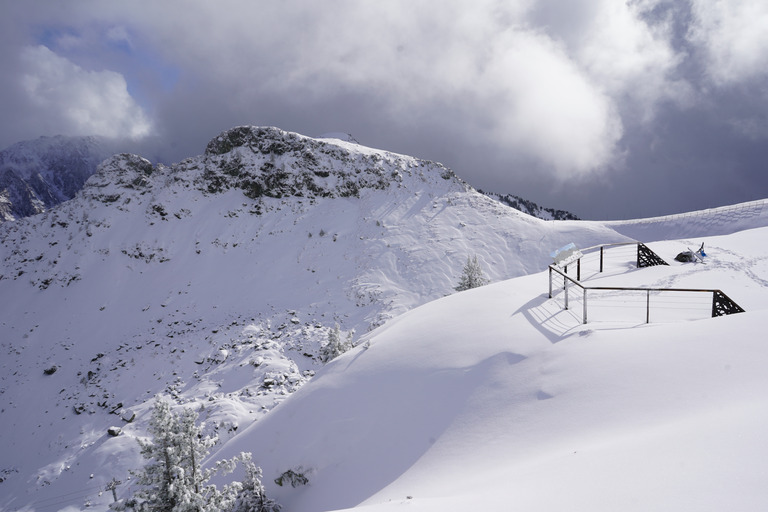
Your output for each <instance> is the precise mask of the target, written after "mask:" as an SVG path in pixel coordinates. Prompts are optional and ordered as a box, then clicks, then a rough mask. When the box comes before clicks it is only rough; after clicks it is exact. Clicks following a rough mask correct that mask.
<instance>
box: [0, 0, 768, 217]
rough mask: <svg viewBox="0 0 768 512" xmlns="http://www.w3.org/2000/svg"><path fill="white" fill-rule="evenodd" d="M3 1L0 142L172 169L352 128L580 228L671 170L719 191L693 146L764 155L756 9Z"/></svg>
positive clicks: (639, 3)
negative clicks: (246, 140) (73, 140)
mask: <svg viewBox="0 0 768 512" xmlns="http://www.w3.org/2000/svg"><path fill="white" fill-rule="evenodd" d="M1 1H2V0H0V2H1ZM7 3H8V4H9V5H8V7H9V8H8V11H9V12H8V13H7V14H8V15H7V16H4V17H0V29H2V30H0V42H1V43H2V44H0V65H2V66H3V70H4V73H3V74H0V107H1V108H0V110H3V112H4V113H5V114H6V116H5V118H6V121H5V122H4V123H3V124H1V125H0V141H2V142H6V141H8V143H10V142H15V141H16V140H19V139H20V138H22V134H23V138H31V137H34V136H37V135H39V134H43V133H47V134H49V133H60V132H63V133H75V132H77V133H85V132H86V131H88V132H104V131H107V132H108V133H118V132H119V133H121V134H134V135H136V134H142V133H147V132H148V131H149V130H151V131H152V133H153V135H154V136H153V137H150V138H146V139H145V142H147V143H149V142H151V143H152V144H154V145H155V146H154V147H156V148H157V150H156V152H154V151H153V156H156V157H158V156H160V155H162V156H161V157H162V159H163V160H164V161H175V160H178V159H181V158H184V157H186V156H190V155H193V154H198V153H199V152H200V151H202V149H203V148H204V147H205V143H206V142H207V141H208V140H209V139H210V138H211V137H212V136H214V135H215V134H216V133H218V132H219V131H220V130H224V129H227V128H230V127H232V126H236V125H240V124H261V125H264V124H268V125H276V126H279V127H281V128H284V129H287V130H293V131H297V132H300V133H304V134H307V135H317V134H321V133H325V132H329V131H343V132H351V133H352V134H353V135H355V137H356V138H357V139H358V140H360V141H361V142H362V143H363V144H369V145H372V146H375V147H380V148H383V149H390V150H393V151H397V152H401V153H407V154H412V155H414V156H418V157H423V158H428V159H432V160H439V161H441V162H443V163H445V164H446V165H449V166H451V167H453V168H454V169H455V170H456V171H457V172H458V173H459V174H460V175H462V176H465V178H466V179H467V180H468V181H469V182H470V183H472V184H473V185H475V186H477V187H481V188H483V189H486V190H498V191H504V192H515V193H519V194H525V193H526V191H527V190H534V191H536V192H537V193H539V192H540V194H539V197H538V198H539V200H540V202H546V203H550V204H552V205H553V206H558V207H566V208H567V207H571V208H572V209H574V210H575V211H576V212H577V213H579V214H582V215H589V210H590V209H592V210H594V208H596V202H595V201H593V200H592V199H591V198H590V197H589V196H590V194H591V193H592V192H593V191H594V190H596V189H597V188H599V187H604V188H606V190H608V189H609V190H611V191H612V193H614V192H616V193H618V191H620V190H622V189H623V188H625V187H626V188H628V189H630V190H632V189H633V188H636V187H637V183H636V182H633V181H632V180H633V179H636V178H635V177H637V176H639V175H642V176H643V181H642V183H643V184H644V186H646V185H647V186H648V187H651V188H650V189H649V190H652V189H653V187H656V188H659V189H660V188H664V187H667V184H668V182H669V173H675V174H676V175H680V176H687V177H688V178H689V179H694V178H693V177H695V179H696V180H699V181H700V182H701V183H706V184H707V186H709V187H710V188H711V189H712V190H713V192H712V194H715V193H716V192H715V191H717V190H722V187H719V186H717V185H715V184H714V183H715V182H716V181H717V180H719V179H725V177H724V175H726V174H729V173H719V174H717V175H715V174H713V175H712V176H709V175H707V176H704V175H703V174H704V173H700V172H698V171H697V169H701V168H703V167H706V168H709V167H707V161H708V160H711V156H708V157H706V158H705V157H704V156H702V155H704V154H705V153H706V152H703V151H700V150H696V149H695V148H697V144H699V145H700V147H701V148H707V147H713V141H718V140H723V141H725V142H724V143H722V144H719V145H718V146H717V147H718V150H719V153H718V154H719V155H721V159H720V160H719V166H720V167H721V168H728V169H736V168H745V169H746V168H750V169H752V168H755V169H757V168H758V166H760V165H762V164H761V163H760V162H763V161H764V159H765V158H764V156H766V155H765V150H762V149H761V148H763V147H764V145H763V146H758V144H759V143H760V142H761V141H764V139H765V137H768V122H766V120H767V119H768V107H766V106H765V105H768V91H767V90H766V88H765V86H764V83H765V79H766V73H768V71H766V70H768V35H766V34H768V32H765V31H764V30H763V27H765V26H768V21H767V16H768V7H765V6H763V4H762V3H759V2H753V1H746V0H728V1H727V2H726V1H715V0H690V1H689V2H677V1H675V0H628V1H616V0H569V1H567V2H563V1H562V0H510V1H504V2H501V1H499V0H476V1H474V2H473V3H472V4H471V5H469V4H468V3H467V2H466V1H465V0H420V1H419V2H413V1H406V0H388V1H386V2H372V1H370V2H366V1H360V0H334V1H333V2H313V1H310V0H288V1H283V2H253V1H250V0H228V1H227V2H225V3H223V4H222V3H214V2H206V1H202V0H197V1H195V0H167V1H164V2H153V1H150V0H137V1H136V2H133V3H131V4H128V3H124V2H123V3H121V2H98V3H93V2H91V1H89V0H71V1H70V2H67V3H66V5H65V4H63V3H62V4H61V5H59V3H53V4H51V6H49V7H50V8H47V9H45V10H40V9H32V8H30V7H27V4H25V3H23V2H7ZM41 44H42V45H44V47H40V46H39V45H41ZM22 48H24V50H22ZM19 53H22V54H23V55H24V57H25V58H24V59H23V62H21V63H20V62H19V60H18V55H19ZM105 70H109V71H105ZM22 83H24V84H25V85H26V88H21V84H22ZM150 116H151V118H150ZM10 120H13V121H12V122H11V121H10ZM14 138H15V139H14ZM9 139H11V140H9ZM678 148H685V151H683V150H680V149H678ZM761 151H762V152H761ZM707 154H709V153H707ZM702 166H703V167H702ZM710 167H711V166H710ZM759 168H760V169H762V167H759ZM742 174H743V175H744V176H749V177H750V179H753V178H754V176H755V173H753V172H744V173H742ZM729 175H730V176H731V179H733V178H732V177H733V176H735V175H736V174H735V173H730V174H729ZM574 178H576V179H574ZM708 180H712V181H708ZM753 181H754V180H753ZM558 182H559V184H560V185H558ZM563 184H567V192H565V190H566V187H564V186H562V185H563ZM750 185H753V184H752V183H751V184H750ZM759 185H760V186H762V187H763V188H762V189H761V188H760V186H751V190H753V191H754V192H752V193H754V194H758V193H761V192H759V190H767V191H768V188H765V187H768V180H765V183H764V184H763V183H762V182H761V183H760V184H759ZM576 186H578V187H581V192H579V193H576V192H575V187H576ZM518 187H519V188H518ZM526 187H527V188H526ZM558 190H560V191H562V192H561V194H562V195H565V196H566V197H565V200H572V199H573V200H574V201H575V199H574V198H576V197H579V198H580V199H579V200H580V201H581V203H580V204H578V205H575V206H574V205H571V206H569V205H568V203H567V202H561V201H563V198H562V195H561V196H556V195H555V194H556V193H557V191H558ZM680 190H682V189H680ZM681 193H682V192H680V191H679V190H677V191H674V192H670V193H669V194H672V195H674V194H681ZM653 195H654V197H658V195H657V194H653ZM541 197H543V199H541ZM554 197H557V199H553V198H554ZM627 197H630V198H631V197H632V195H631V193H629V196H627ZM547 198H549V199H547ZM753 198H754V197H750V198H748V199H753ZM531 199H533V200H537V196H536V195H533V196H532V197H531ZM659 200H661V199H659ZM664 200H668V198H667V199H664ZM696 200H697V201H698V199H696ZM615 201H616V204H617V205H618V206H615V207H621V206H622V202H624V203H626V202H627V200H626V197H625V198H622V197H620V196H617V198H616V200H615ZM711 204H712V203H709V204H707V206H711ZM643 207H647V208H652V205H650V204H649V205H645V204H644V206H643ZM580 208H581V209H582V210H581V211H579V210H580Z"/></svg>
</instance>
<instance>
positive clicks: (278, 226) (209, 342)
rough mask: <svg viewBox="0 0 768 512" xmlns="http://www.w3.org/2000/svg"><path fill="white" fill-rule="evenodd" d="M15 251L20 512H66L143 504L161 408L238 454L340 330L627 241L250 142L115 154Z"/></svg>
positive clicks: (9, 447) (8, 244) (458, 187)
mask: <svg viewBox="0 0 768 512" xmlns="http://www.w3.org/2000/svg"><path fill="white" fill-rule="evenodd" d="M0 240H2V246H0V301H2V304H3V307H2V309H0V368H1V369H2V372H1V373H0V410H1V411H2V413H1V414H0V432H2V433H3V434H2V435H3V448H4V449H3V456H2V458H1V459H0V479H2V482H0V509H17V508H18V509H21V508H23V507H25V506H29V508H30V509H34V510H38V509H39V510H46V505H50V504H51V503H56V504H57V505H60V508H61V507H63V506H64V505H72V506H74V507H75V508H78V509H80V508H85V504H86V501H89V502H90V504H91V505H93V506H98V507H101V508H104V506H105V505H106V503H108V501H109V500H110V499H111V496H108V495H109V494H110V493H107V494H106V495H102V496H99V495H98V491H99V490H103V488H104V485H106V482H108V481H110V480H111V479H112V478H117V479H118V480H122V481H123V482H124V484H123V486H122V487H121V488H119V489H118V494H119V495H121V496H126V495H128V494H129V493H130V482H129V480H128V470H129V469H134V468H137V467H138V466H139V465H140V464H141V463H142V461H141V458H140V457H139V455H138V445H137V443H136V442H135V438H136V437H137V436H142V435H144V433H145V426H146V421H147V418H148V410H149V408H150V406H151V400H152V398H153V397H154V396H155V395H156V394H158V393H164V394H168V395H170V396H172V397H174V398H175V400H176V401H177V403H178V404H179V405H180V406H188V407H195V408H197V409H198V410H200V411H201V417H202V418H203V419H205V420H207V421H208V423H207V427H206V428H208V429H212V430H218V431H219V433H220V434H222V438H223V440H227V439H229V438H236V437H238V436H239V435H240V434H241V433H242V432H243V430H245V429H246V428H247V427H248V426H249V425H250V424H251V423H253V422H254V421H256V420H258V419H259V418H261V417H263V416H264V415H265V414H267V413H268V411H270V410H271V409H272V408H274V406H275V405H276V404H278V403H280V402H282V401H283V400H284V399H285V398H286V397H288V396H289V395H291V394H292V393H293V392H294V391H296V390H297V389H299V388H301V387H302V386H303V385H304V383H305V382H306V381H307V380H308V379H310V378H311V377H312V375H313V374H314V372H316V371H318V370H320V368H321V367H322V364H321V362H320V360H319V357H318V356H319V353H320V348H321V347H322V345H323V344H324V343H325V342H326V341H327V339H328V334H329V332H331V330H333V329H334V328H335V326H336V325H337V324H338V325H339V328H340V331H341V335H342V336H343V337H344V339H345V340H347V339H348V340H350V341H351V342H352V343H357V341H358V340H359V339H360V337H361V336H365V335H366V334H367V333H369V332H371V331H372V330H373V329H375V328H377V327H379V326H381V325H384V324H386V323H388V322H389V321H390V320H392V319H395V318H396V317H399V316H400V315H402V314H403V313H406V312H408V311H410V310H412V309H414V308H415V307H417V306H420V305H422V304H425V303H427V302H430V301H433V300H435V299H439V298H442V297H444V296H446V295H449V294H451V293H453V289H454V287H455V286H456V284H457V283H458V281H459V278H460V276H461V273H462V269H463V266H464V264H465V263H466V261H467V258H468V257H474V256H477V258H478V262H479V263H480V265H481V266H482V267H483V270H484V271H485V273H486V275H487V276H488V277H489V278H490V279H491V281H493V282H498V281H501V280H505V279H509V278H512V277H516V276H522V275H527V274H531V273H537V272H539V271H541V270H543V269H545V268H546V265H547V264H548V263H549V262H550V261H551V260H550V257H549V253H550V252H551V251H552V250H553V249H556V248H558V247H561V246H563V245H565V244H567V243H569V242H574V243H576V244H577V245H578V246H580V247H587V246H590V245H595V244H597V243H608V242H617V241H626V240H627V237H626V236H623V235H620V234H618V233H616V232H615V231H614V230H613V229H611V228H608V227H606V226H605V225H604V224H602V223H596V222H584V221H565V222H554V221H549V222H547V221H542V220H539V219H536V218H533V217H530V216H528V215H525V214H523V213H521V212H519V211H517V210H514V209H512V208H509V207H507V206H505V205H502V204H500V203H499V202H497V201H495V200H493V199H491V198H488V197H485V196H484V195H482V194H479V193H477V192H476V191H474V190H473V189H472V188H471V187H469V186H468V185H466V184H465V183H464V182H463V181H461V180H460V179H459V178H458V177H456V176H455V175H454V174H453V172H452V171H450V170H449V169H446V168H445V167H444V166H442V165H440V164H437V163H434V162H426V161H422V160H418V159H416V158H413V157H408V156H403V155H397V154H393V153H389V152H386V151H380V150H376V149H371V148H366V147H363V146H360V145H358V144H355V143H353V142H346V141H342V140H338V139H330V138H329V139H322V140H321V139H311V138H308V137H304V136H301V135H298V134H292V133H288V132H283V131H281V130H278V129H276V128H256V127H239V128H235V129H233V130H229V131H227V132H224V133H222V134H221V135H219V136H217V137H215V138H214V139H213V140H212V141H211V143H210V144H209V145H208V149H207V151H206V153H205V154H203V155H200V156H197V157H193V158H189V159H187V160H184V161H182V162H179V163H176V164H173V165H159V164H158V165H153V164H151V163H150V162H149V161H147V160H145V159H143V158H141V157H139V156H136V155H128V154H120V155H115V156H114V157H112V158H109V159H107V160H106V161H104V162H103V163H102V164H101V165H100V167H99V169H98V171H97V172H96V173H95V174H94V175H93V176H91V177H90V178H89V179H88V181H87V182H86V184H85V186H84V188H83V189H82V190H81V192H80V193H78V194H77V196H76V197H75V198H74V199H72V200H70V201H67V202H64V203H62V204H60V205H58V206H57V207H55V208H53V209H51V210H50V211H46V212H44V213H42V214H40V215H36V216H34V217H29V218H26V219H21V220H18V221H16V222H10V223H9V222H6V223H3V224H2V225H0ZM541 290H542V292H543V291H544V290H545V282H543V283H542V285H541ZM457 321H458V320H457ZM54 368H55V369H54ZM52 369H54V370H52ZM438 388H439V386H438ZM429 389H436V388H429ZM443 413H445V414H448V412H447V410H443V411H442V412H441V414H443ZM134 415H135V418H134V419H133V420H132V422H131V423H127V422H126V418H133V417H134ZM110 426H120V427H122V434H121V435H120V436H117V437H112V436H109V435H108V434H107V429H108V428H109V427H110ZM255 455H256V462H257V463H259V459H258V454H255ZM402 464H403V463H402V461H399V462H397V463H396V464H393V465H392V466H391V467H390V469H389V470H388V471H391V472H395V471H396V470H397V469H398V468H400V467H401V465H402ZM284 469H287V468H284ZM393 474H394V473H393ZM91 475H93V477H92V478H91ZM75 491H77V493H76V494H69V493H72V492H75ZM65 495H67V496H70V498H64V497H63V496H65ZM71 496H76V497H77V499H75V498H71ZM49 508H52V507H49Z"/></svg>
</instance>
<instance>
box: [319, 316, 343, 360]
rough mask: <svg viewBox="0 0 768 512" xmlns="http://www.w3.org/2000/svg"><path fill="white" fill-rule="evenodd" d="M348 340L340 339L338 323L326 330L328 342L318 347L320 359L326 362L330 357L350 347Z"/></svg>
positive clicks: (332, 357) (338, 354) (336, 355)
mask: <svg viewBox="0 0 768 512" xmlns="http://www.w3.org/2000/svg"><path fill="white" fill-rule="evenodd" d="M350 344H351V343H350V342H349V340H347V341H346V342H345V341H343V340H342V339H341V329H340V327H339V324H336V326H335V327H334V328H333V329H331V330H330V331H329V332H328V343H326V344H325V345H323V346H322V348H321V349H320V360H321V361H322V362H324V363H327V362H328V361H330V360H331V359H334V358H336V357H338V356H340V355H341V354H343V353H344V352H346V351H347V350H349V348H350Z"/></svg>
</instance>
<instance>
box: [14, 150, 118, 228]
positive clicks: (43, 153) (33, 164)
mask: <svg viewBox="0 0 768 512" xmlns="http://www.w3.org/2000/svg"><path fill="white" fill-rule="evenodd" d="M114 149H115V148H114V145H113V144H112V143H111V142H110V141H109V139H105V138H102V137H64V136H61V135H59V136H56V137H40V138H39V139H35V140H30V141H24V142H19V143H17V144H14V145H12V146H10V147H8V148H6V149H4V150H3V151H0V222H2V221H7V220H14V219H18V218H22V217H27V216H29V215H34V214H37V213H41V212H44V211H46V210H48V209H50V208H52V207H53V206H55V205H57V204H59V203H61V202H62V201H66V200H68V199H72V198H73V197H74V196H75V194H76V193H77V192H78V191H79V190H80V189H81V188H82V187H83V184H85V181H86V180H87V179H88V177H89V176H91V174H93V173H94V172H95V171H96V167H97V166H98V165H99V163H101V161H102V160H104V159H105V158H107V157H108V156H110V155H111V154H112V153H113V151H114Z"/></svg>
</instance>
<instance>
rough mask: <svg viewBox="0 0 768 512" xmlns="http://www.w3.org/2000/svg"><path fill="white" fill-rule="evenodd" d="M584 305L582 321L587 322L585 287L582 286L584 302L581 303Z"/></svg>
mask: <svg viewBox="0 0 768 512" xmlns="http://www.w3.org/2000/svg"><path fill="white" fill-rule="evenodd" d="M582 304H583V305H584V323H585V324H586V323H587V289H586V288H584V302H583V303H582Z"/></svg>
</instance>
